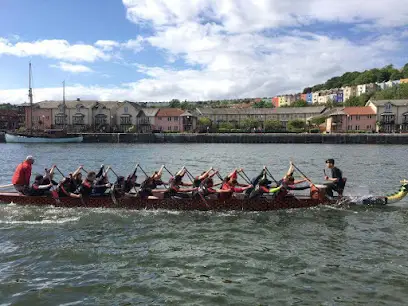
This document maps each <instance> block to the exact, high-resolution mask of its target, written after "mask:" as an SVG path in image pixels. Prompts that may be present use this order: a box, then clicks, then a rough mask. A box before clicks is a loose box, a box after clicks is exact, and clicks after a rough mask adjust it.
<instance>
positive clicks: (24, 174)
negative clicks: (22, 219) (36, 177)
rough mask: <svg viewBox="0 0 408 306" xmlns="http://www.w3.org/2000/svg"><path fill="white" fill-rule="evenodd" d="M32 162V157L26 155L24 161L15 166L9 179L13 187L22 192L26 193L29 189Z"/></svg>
mask: <svg viewBox="0 0 408 306" xmlns="http://www.w3.org/2000/svg"><path fill="white" fill-rule="evenodd" d="M32 164H34V158H33V157H32V156H31V155H28V156H27V158H26V159H25V161H23V162H22V163H21V164H19V165H18V166H17V168H16V170H15V171H14V175H13V178H12V179H11V183H12V184H13V185H14V188H15V189H16V190H17V191H18V192H20V193H22V194H27V193H28V191H29V187H30V178H31V168H32Z"/></svg>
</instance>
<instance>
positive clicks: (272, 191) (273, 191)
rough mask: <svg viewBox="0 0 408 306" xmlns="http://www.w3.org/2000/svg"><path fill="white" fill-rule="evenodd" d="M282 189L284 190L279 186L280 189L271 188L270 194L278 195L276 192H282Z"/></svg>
mask: <svg viewBox="0 0 408 306" xmlns="http://www.w3.org/2000/svg"><path fill="white" fill-rule="evenodd" d="M281 188H282V186H279V187H275V188H271V189H269V191H268V192H269V193H276V192H278V191H279V190H281Z"/></svg>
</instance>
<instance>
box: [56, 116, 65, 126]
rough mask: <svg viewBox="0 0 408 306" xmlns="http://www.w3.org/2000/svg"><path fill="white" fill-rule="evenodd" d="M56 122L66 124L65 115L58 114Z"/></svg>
mask: <svg viewBox="0 0 408 306" xmlns="http://www.w3.org/2000/svg"><path fill="white" fill-rule="evenodd" d="M55 124H57V125H58V124H64V115H56V116H55Z"/></svg>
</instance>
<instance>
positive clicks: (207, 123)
mask: <svg viewBox="0 0 408 306" xmlns="http://www.w3.org/2000/svg"><path fill="white" fill-rule="evenodd" d="M198 125H200V126H203V127H207V126H211V125H212V121H211V119H210V118H207V117H200V118H198Z"/></svg>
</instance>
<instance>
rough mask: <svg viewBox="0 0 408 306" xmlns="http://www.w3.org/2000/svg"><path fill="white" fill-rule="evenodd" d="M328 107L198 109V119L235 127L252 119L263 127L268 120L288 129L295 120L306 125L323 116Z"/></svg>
mask: <svg viewBox="0 0 408 306" xmlns="http://www.w3.org/2000/svg"><path fill="white" fill-rule="evenodd" d="M325 110H326V107H324V106H322V107H319V106H316V107H313V106H311V107H290V108H289V107H284V108H251V109H233V108H197V110H196V112H197V114H198V117H207V118H209V119H210V120H211V121H212V123H213V124H215V125H219V124H220V123H223V122H229V123H232V124H234V125H235V126H237V127H238V126H240V124H241V123H242V122H244V120H245V119H247V118H251V119H255V120H258V122H259V126H261V127H263V125H264V122H265V121H266V120H276V121H279V122H281V124H282V126H283V127H284V128H286V125H287V123H288V121H290V120H294V119H300V120H303V121H304V122H305V123H307V122H308V121H309V119H310V118H312V117H315V116H318V115H322V114H323V112H324V111H325Z"/></svg>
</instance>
